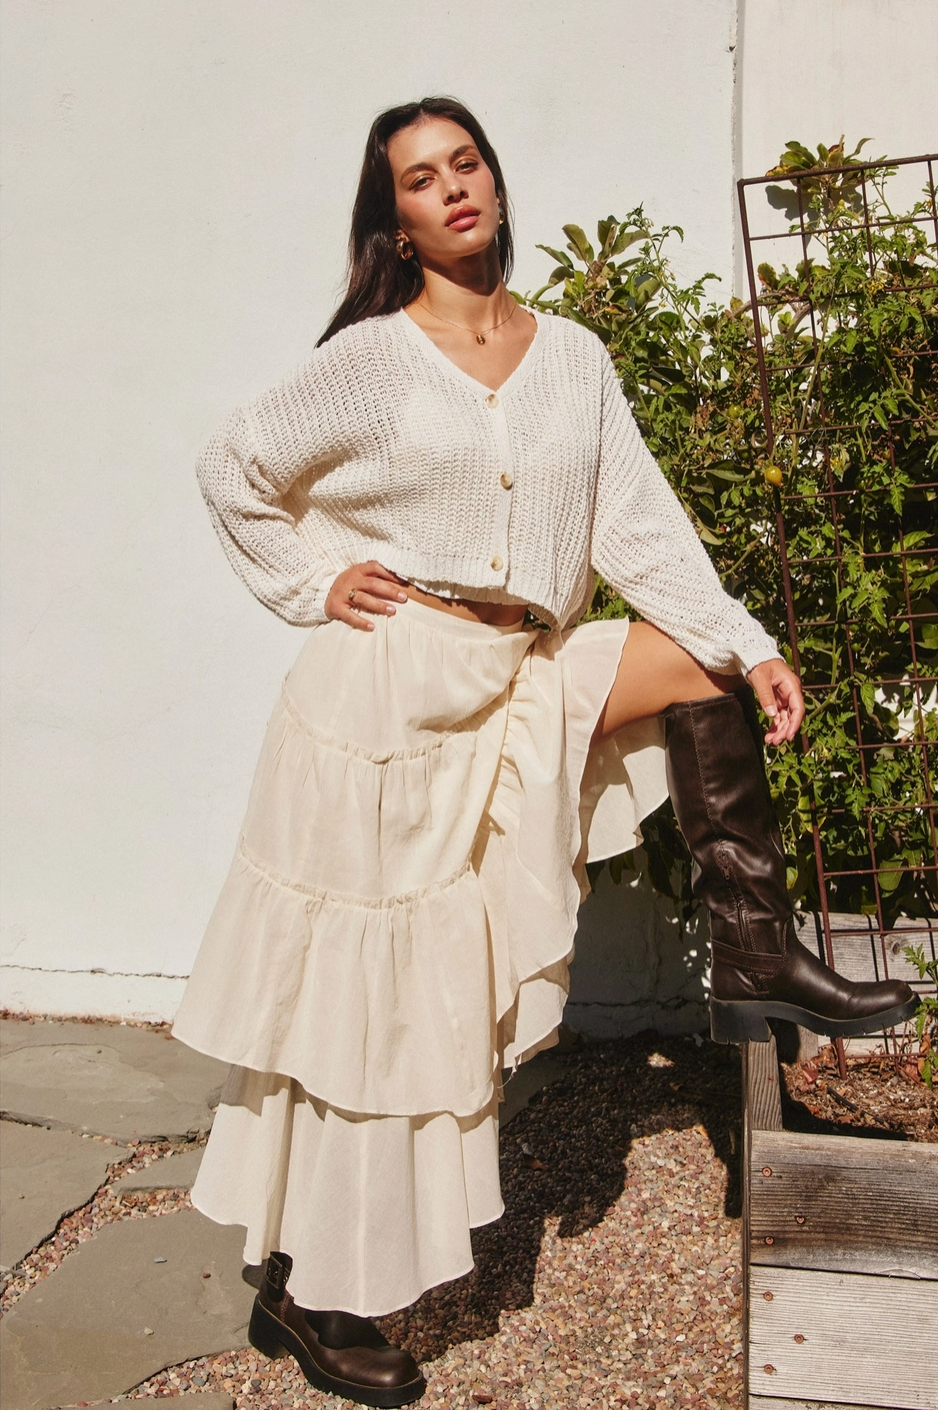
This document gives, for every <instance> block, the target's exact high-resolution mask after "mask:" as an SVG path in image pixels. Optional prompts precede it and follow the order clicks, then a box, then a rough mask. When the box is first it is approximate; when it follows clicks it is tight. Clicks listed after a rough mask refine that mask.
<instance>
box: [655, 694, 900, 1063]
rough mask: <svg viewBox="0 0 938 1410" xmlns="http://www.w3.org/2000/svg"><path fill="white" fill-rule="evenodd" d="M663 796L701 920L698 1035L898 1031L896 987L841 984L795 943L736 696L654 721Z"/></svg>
mask: <svg viewBox="0 0 938 1410" xmlns="http://www.w3.org/2000/svg"><path fill="white" fill-rule="evenodd" d="M664 718H665V738H666V754H667V772H668V788H669V790H670V793H671V802H672V804H673V805H674V812H675V815H676V817H677V820H678V823H679V824H680V827H681V832H682V833H683V834H684V840H685V841H686V843H687V846H688V848H689V849H690V853H691V856H692V858H693V869H692V872H691V884H692V886H693V890H694V895H695V896H697V897H699V899H700V900H701V901H702V902H703V903H704V905H705V906H706V907H707V909H708V911H709V912H710V938H711V970H710V1032H711V1035H712V1037H713V1038H714V1040H715V1041H716V1042H718V1043H744V1042H748V1041H753V1042H757V1043H758V1042H767V1041H768V1038H769V1029H768V1024H767V1023H766V1019H768V1018H786V1019H789V1020H791V1021H792V1022H794V1023H800V1024H801V1025H802V1026H803V1027H805V1028H809V1029H810V1030H811V1031H812V1032H813V1033H826V1034H828V1035H829V1036H831V1037H848V1036H850V1035H854V1034H859V1033H873V1032H877V1031H878V1030H879V1029H882V1028H892V1027H893V1026H895V1025H896V1024H899V1023H902V1022H904V1020H905V1019H907V1018H909V1017H910V1016H911V1015H912V1014H913V1013H914V1012H915V1010H916V1008H917V1007H918V1000H917V999H916V997H915V995H914V993H913V992H912V990H911V989H910V988H909V986H908V984H903V983H901V982H900V981H898V980H891V979H890V980H883V981H881V982H879V983H862V984H853V983H851V982H850V981H849V980H847V979H844V978H842V977H841V975H839V974H837V973H835V971H834V970H832V969H829V968H828V967H827V965H825V964H823V963H822V962H821V960H819V959H818V958H817V956H816V955H813V954H812V953H811V952H810V950H807V949H805V947H804V946H803V945H802V944H801V942H800V941H799V940H798V939H797V938H796V936H795V933H794V926H793V924H792V910H791V906H790V904H789V901H788V894H787V890H786V885H785V870H786V868H785V857H784V853H783V851H782V841H781V835H780V833H779V828H778V822H777V820H776V817H775V810H774V808H773V806H772V800H771V797H770V794H769V788H768V783H767V782H766V777H765V767H764V762H763V746H762V734H761V731H760V728H759V718H758V715H757V713H756V707H755V703H754V701H753V697H752V692H751V691H750V689H749V687H748V686H745V687H743V688H741V689H740V690H737V691H733V692H731V693H730V694H727V695H718V696H713V697H708V698H707V699H704V700H687V701H682V702H681V703H679V704H677V705H671V706H670V707H669V708H668V709H667V710H665V712H664Z"/></svg>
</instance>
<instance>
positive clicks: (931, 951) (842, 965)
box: [795, 913, 938, 993]
mask: <svg viewBox="0 0 938 1410" xmlns="http://www.w3.org/2000/svg"><path fill="white" fill-rule="evenodd" d="M830 921H831V943H832V944H833V947H834V961H835V966H836V969H837V972H838V973H839V974H842V975H844V977H845V978H847V979H855V980H858V979H885V978H889V979H904V980H905V981H906V983H907V984H911V985H912V987H913V988H914V989H915V990H916V991H917V992H919V993H934V991H935V986H934V985H933V984H930V983H928V981H926V980H922V979H920V978H919V974H918V970H917V969H916V968H915V967H914V965H912V964H911V963H910V961H909V960H907V959H906V958H905V956H904V955H903V953H902V951H903V950H904V949H905V947H906V945H921V946H923V948H924V950H925V953H926V955H928V956H929V957H930V958H932V959H934V958H935V954H936V946H938V925H936V923H935V922H934V921H928V920H907V921H904V922H903V924H902V928H901V929H897V930H892V931H889V932H888V933H887V935H886V959H887V964H886V965H885V966H884V964H883V945H882V940H881V938H880V933H879V931H878V930H877V928H876V922H875V919H874V917H872V916H860V915H832V916H831V918H830ZM795 924H796V928H797V930H798V938H799V939H800V941H801V943H802V944H803V945H807V946H808V948H809V949H811V950H814V951H815V952H816V953H817V954H819V955H820V957H821V959H823V960H826V958H827V956H826V953H825V949H824V932H823V928H822V925H821V918H820V916H815V915H814V913H811V914H809V915H806V916H804V917H803V918H802V917H801V916H798V917H797V918H796V921H795ZM887 968H888V975H887V973H886V969H887Z"/></svg>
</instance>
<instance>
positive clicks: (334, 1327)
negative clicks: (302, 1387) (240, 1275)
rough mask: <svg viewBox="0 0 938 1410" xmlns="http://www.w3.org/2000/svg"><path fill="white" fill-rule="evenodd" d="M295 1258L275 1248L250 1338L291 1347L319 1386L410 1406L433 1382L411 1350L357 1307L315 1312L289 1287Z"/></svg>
mask: <svg viewBox="0 0 938 1410" xmlns="http://www.w3.org/2000/svg"><path fill="white" fill-rule="evenodd" d="M292 1267H293V1260H292V1259H291V1258H290V1257H289V1256H288V1255H287V1254H285V1253H271V1254H270V1256H269V1258H268V1259H267V1267H266V1271H265V1277H264V1283H263V1286H262V1288H261V1290H260V1292H259V1293H258V1294H257V1297H256V1298H255V1299H254V1308H253V1311H252V1312H251V1324H250V1327H249V1328H248V1340H249V1341H250V1343H251V1345H252V1346H254V1347H256V1348H257V1350H258V1351H262V1352H263V1353H264V1355H265V1356H271V1357H276V1356H283V1355H284V1354H285V1353H287V1352H289V1354H290V1355H291V1356H295V1357H296V1360H297V1361H298V1362H299V1365H300V1369H301V1370H302V1372H303V1374H304V1376H305V1377H306V1379H307V1380H308V1381H309V1383H310V1385H314V1386H315V1387H316V1389H317V1390H322V1391H325V1392H326V1393H327V1394H328V1395H341V1396H344V1397H345V1399H346V1400H354V1401H356V1402H357V1403H358V1404H359V1405H378V1406H392V1405H409V1404H410V1402H411V1401H412V1400H419V1398H420V1397H421V1396H422V1395H423V1393H424V1391H425V1390H426V1386H427V1383H426V1381H425V1380H424V1378H423V1376H422V1375H421V1374H420V1367H419V1366H418V1365H417V1363H416V1361H415V1360H414V1358H413V1357H412V1356H411V1355H410V1354H409V1353H408V1352H406V1351H400V1350H398V1348H397V1347H396V1346H391V1344H390V1342H388V1341H387V1340H386V1338H385V1337H383V1336H382V1335H381V1333H380V1332H379V1331H378V1328H377V1327H376V1326H375V1324H374V1322H372V1320H371V1318H370V1317H356V1316H355V1315H354V1314H353V1313H351V1312H310V1311H307V1310H306V1309H305V1308H303V1307H298V1306H297V1305H296V1303H295V1302H294V1301H293V1298H292V1297H291V1296H290V1294H289V1293H288V1292H287V1279H288V1278H289V1276H290V1270H291V1269H292Z"/></svg>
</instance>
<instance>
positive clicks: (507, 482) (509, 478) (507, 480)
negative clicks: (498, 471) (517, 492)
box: [501, 470, 515, 490]
mask: <svg viewBox="0 0 938 1410" xmlns="http://www.w3.org/2000/svg"><path fill="white" fill-rule="evenodd" d="M501 483H502V489H505V490H510V489H511V487H512V485H513V484H514V483H515V477H514V475H513V474H512V473H511V471H510V470H505V471H503V472H502V476H501Z"/></svg>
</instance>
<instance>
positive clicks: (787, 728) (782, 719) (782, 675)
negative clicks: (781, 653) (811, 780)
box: [749, 659, 805, 744]
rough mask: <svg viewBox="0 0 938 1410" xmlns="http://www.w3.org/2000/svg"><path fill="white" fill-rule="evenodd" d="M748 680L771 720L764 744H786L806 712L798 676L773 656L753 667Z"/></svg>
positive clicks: (792, 737) (799, 725)
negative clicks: (772, 658)
mask: <svg viewBox="0 0 938 1410" xmlns="http://www.w3.org/2000/svg"><path fill="white" fill-rule="evenodd" d="M749 681H750V684H751V685H752V687H753V689H754V690H755V692H756V696H757V697H758V700H759V704H760V705H761V707H762V709H763V710H764V711H765V713H766V715H768V717H769V720H770V722H771V727H770V729H769V731H768V733H767V734H766V736H765V741H766V743H767V744H784V743H789V742H790V741H791V740H793V739H794V737H795V735H796V734H797V733H798V731H799V729H800V728H801V725H802V722H803V720H804V713H805V712H804V697H803V695H802V693H801V683H800V681H799V680H798V677H797V676H796V675H795V673H794V671H793V670H791V668H790V667H789V666H787V665H786V664H785V662H784V661H782V660H781V659H776V660H774V661H763V662H762V663H761V664H760V665H758V666H755V667H753V669H752V670H751V671H750V673H749Z"/></svg>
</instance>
